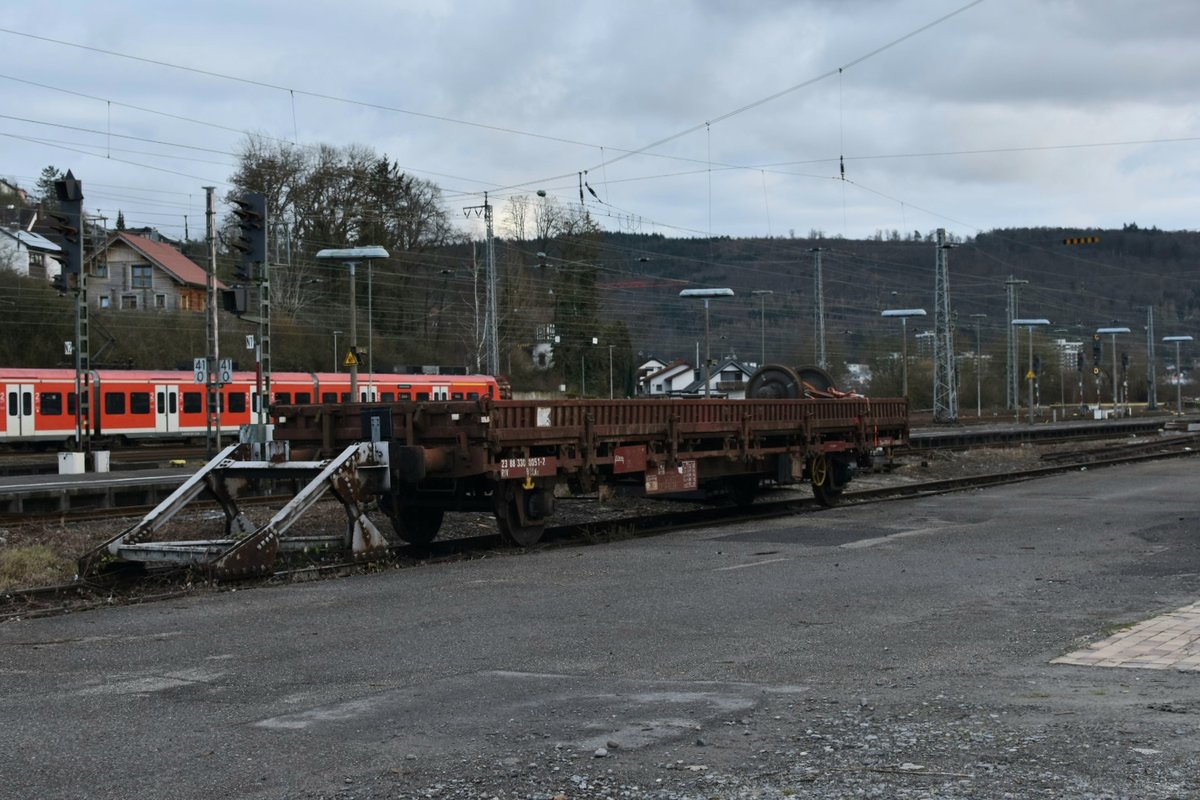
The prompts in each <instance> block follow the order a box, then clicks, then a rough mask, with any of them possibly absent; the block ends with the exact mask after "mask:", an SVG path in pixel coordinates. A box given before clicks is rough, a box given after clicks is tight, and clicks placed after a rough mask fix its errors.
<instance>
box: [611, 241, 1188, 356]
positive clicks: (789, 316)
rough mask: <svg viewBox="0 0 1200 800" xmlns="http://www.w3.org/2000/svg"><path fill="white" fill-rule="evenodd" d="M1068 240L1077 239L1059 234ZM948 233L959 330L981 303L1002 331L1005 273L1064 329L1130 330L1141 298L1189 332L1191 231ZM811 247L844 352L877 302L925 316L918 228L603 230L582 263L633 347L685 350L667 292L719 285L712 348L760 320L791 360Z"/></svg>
mask: <svg viewBox="0 0 1200 800" xmlns="http://www.w3.org/2000/svg"><path fill="white" fill-rule="evenodd" d="M1073 239H1083V240H1084V242H1085V243H1072V244H1067V243H1064V242H1065V241H1066V240H1073ZM1093 239H1098V240H1096V241H1092V240H1093ZM948 240H949V241H950V243H951V247H950V249H949V250H948V253H947V258H948V264H949V275H950V277H949V287H950V306H951V309H952V312H953V313H954V315H955V316H956V317H957V320H958V322H957V324H958V326H959V327H960V328H965V327H968V326H972V327H973V325H974V323H975V321H976V320H982V319H983V318H975V319H972V317H971V315H979V314H986V315H987V321H986V322H983V323H982V324H983V325H985V326H990V327H993V328H1001V329H1002V328H1003V325H1004V319H1005V316H1006V292H1007V285H1006V284H1007V283H1008V281H1009V280H1010V279H1012V280H1013V281H1018V282H1024V281H1027V282H1028V283H1017V284H1016V290H1017V292H1018V303H1019V308H1018V310H1019V314H1020V315H1021V316H1034V317H1045V318H1048V319H1050V320H1051V322H1052V323H1053V324H1054V325H1055V326H1056V327H1062V328H1064V329H1066V330H1069V331H1071V332H1072V333H1073V334H1074V335H1083V334H1085V333H1088V332H1090V331H1091V330H1093V329H1094V328H1095V327H1097V326H1100V325H1110V324H1113V323H1119V324H1122V325H1128V326H1129V327H1131V328H1133V329H1134V330H1135V331H1142V330H1143V329H1144V325H1145V322H1146V320H1147V315H1148V312H1147V307H1148V306H1151V307H1153V309H1154V312H1153V313H1154V318H1155V329H1156V333H1157V335H1168V334H1170V333H1172V332H1188V333H1195V334H1197V335H1198V336H1200V330H1197V329H1200V324H1198V323H1200V233H1198V232H1191V231H1178V232H1167V231H1160V230H1158V229H1155V228H1150V229H1146V228H1140V227H1138V226H1137V225H1133V224H1131V225H1127V226H1125V227H1124V228H1122V229H1120V230H1080V229H1071V228H1021V229H1003V230H994V231H989V232H987V233H982V234H978V235H976V236H973V237H959V236H956V235H955V234H954V232H953V231H950V233H949V234H948ZM818 248H819V250H818ZM818 256H819V258H820V260H821V272H822V277H823V287H824V306H825V326H826V333H827V337H828V338H829V339H831V340H837V341H836V344H837V347H838V348H839V349H842V350H843V352H844V355H845V356H847V357H851V358H853V357H854V356H855V353H854V352H853V351H854V350H855V349H856V345H858V346H859V347H858V349H861V347H862V346H864V345H866V344H867V340H869V339H873V338H875V337H877V336H879V335H881V334H882V333H884V332H886V331H888V330H890V327H889V323H888V322H887V321H885V320H882V319H881V318H880V312H881V311H882V310H884V309H887V308H925V309H927V310H928V313H929V318H928V320H927V322H926V323H925V324H926V325H931V324H932V318H933V311H934V265H935V260H936V245H935V244H934V235H933V234H932V233H926V234H921V233H918V232H910V233H908V234H901V233H900V232H890V233H880V234H878V235H877V236H876V237H874V238H872V239H869V240H850V239H840V238H761V239H730V238H714V239H707V238H692V239H673V238H667V237H663V236H657V235H637V234H617V233H606V234H604V235H603V237H602V241H601V242H600V243H598V244H597V252H596V253H595V263H596V264H598V265H599V267H598V273H597V283H598V284H599V286H600V287H601V297H602V303H603V304H604V305H605V307H606V308H607V309H608V310H609V312H610V313H612V314H615V315H616V316H617V317H619V318H620V319H622V320H623V321H625V322H626V323H627V324H628V326H629V330H630V333H631V339H632V341H633V344H634V346H635V348H638V349H642V350H646V351H653V352H659V351H666V352H668V354H670V355H690V354H691V349H690V348H693V347H694V346H695V344H694V343H695V340H696V336H697V324H696V320H697V318H698V317H697V314H696V307H695V304H688V303H687V302H686V301H685V300H681V299H680V298H679V297H678V294H679V289H681V288H686V287H729V288H731V289H733V290H734V291H735V293H736V297H735V298H733V299H729V300H720V301H714V302H713V303H712V308H711V313H712V315H713V316H712V319H713V335H714V337H717V336H724V337H726V338H725V339H724V340H720V339H718V340H717V341H720V342H723V344H722V347H721V349H729V350H732V351H736V352H739V353H742V354H745V355H746V356H748V357H752V356H754V355H757V353H758V352H759V349H760V346H761V339H760V337H762V336H763V328H765V338H766V339H767V343H766V344H767V349H768V350H770V351H773V352H776V353H778V354H779V355H778V356H776V357H790V358H796V359H800V360H804V359H805V358H806V357H808V356H811V354H812V339H813V331H814V328H815V324H814V307H815V302H814V275H815V264H816V259H817V258H818ZM764 290H765V291H769V292H771V293H772V294H769V295H768V294H762V293H761V292H763V291H764ZM755 291H759V292H760V294H753V292H755ZM893 324H894V323H893ZM1184 329H1186V330H1184ZM718 331H719V332H718ZM832 346H833V344H832V343H831V347H832ZM713 349H714V350H717V349H718V347H717V346H716V345H714V347H713ZM793 353H794V355H793ZM714 355H715V353H714Z"/></svg>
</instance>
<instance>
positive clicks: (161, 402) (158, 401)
mask: <svg viewBox="0 0 1200 800" xmlns="http://www.w3.org/2000/svg"><path fill="white" fill-rule="evenodd" d="M154 407H155V408H156V409H158V413H160V414H162V413H164V412H165V411H166V410H167V393H166V392H159V393H158V394H156V395H155V396H154Z"/></svg>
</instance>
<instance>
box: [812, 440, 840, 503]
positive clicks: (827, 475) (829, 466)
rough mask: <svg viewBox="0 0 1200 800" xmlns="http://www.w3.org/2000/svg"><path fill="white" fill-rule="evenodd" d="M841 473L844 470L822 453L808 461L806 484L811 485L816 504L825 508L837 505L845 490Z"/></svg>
mask: <svg viewBox="0 0 1200 800" xmlns="http://www.w3.org/2000/svg"><path fill="white" fill-rule="evenodd" d="M843 473H844V469H843V468H841V467H839V465H838V464H836V463H835V462H834V461H833V460H832V459H831V458H829V457H828V456H827V455H825V454H824V453H821V454H820V455H817V456H814V457H813V458H811V459H809V462H808V482H809V483H811V484H812V491H813V497H815V498H817V502H818V503H820V504H821V505H823V506H825V507H826V508H829V507H831V506H835V505H837V501H838V498H840V497H841V496H842V491H843V490H844V489H845V488H846V482H845V479H844V478H843V477H842V476H843Z"/></svg>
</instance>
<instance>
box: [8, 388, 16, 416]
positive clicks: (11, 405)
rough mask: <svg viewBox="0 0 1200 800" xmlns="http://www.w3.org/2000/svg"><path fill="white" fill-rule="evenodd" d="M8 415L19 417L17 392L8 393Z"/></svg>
mask: <svg viewBox="0 0 1200 800" xmlns="http://www.w3.org/2000/svg"><path fill="white" fill-rule="evenodd" d="M8 415H9V416H10V417H15V416H16V415H17V393H16V392H9V393H8Z"/></svg>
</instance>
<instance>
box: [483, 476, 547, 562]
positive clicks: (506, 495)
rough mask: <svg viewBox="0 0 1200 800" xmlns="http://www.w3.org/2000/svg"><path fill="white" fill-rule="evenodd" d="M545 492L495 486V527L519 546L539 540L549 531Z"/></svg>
mask: <svg viewBox="0 0 1200 800" xmlns="http://www.w3.org/2000/svg"><path fill="white" fill-rule="evenodd" d="M543 495H544V492H543V491H542V490H534V491H527V490H526V489H524V488H523V487H521V486H517V485H513V484H509V485H507V486H502V487H499V488H497V489H496V491H495V493H494V495H493V497H494V505H495V513H496V527H498V528H499V529H500V536H501V537H503V538H504V540H505V541H508V542H511V543H512V544H515V545H517V546H518V547H532V546H533V545H535V544H537V543H538V541H539V540H540V539H541V538H542V534H543V533H545V531H546V516H547V514H546V513H545V511H544V508H543V505H544V497H543ZM522 510H524V512H525V513H524V514H522V513H521V512H522ZM522 517H524V519H522Z"/></svg>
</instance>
